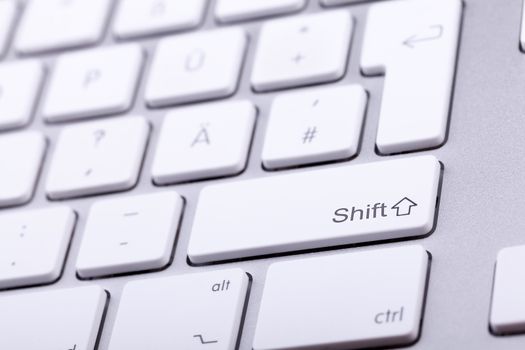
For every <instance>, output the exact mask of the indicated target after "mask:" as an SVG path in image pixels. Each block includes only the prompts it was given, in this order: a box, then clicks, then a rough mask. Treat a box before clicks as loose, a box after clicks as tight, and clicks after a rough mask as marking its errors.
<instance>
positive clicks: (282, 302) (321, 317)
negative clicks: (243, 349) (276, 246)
mask: <svg viewBox="0 0 525 350" xmlns="http://www.w3.org/2000/svg"><path fill="white" fill-rule="evenodd" d="M428 260H429V258H428V253H427V252H426V251H425V249H423V247H421V246H406V247H401V248H387V249H378V250H371V251H365V252H359V253H348V254H339V255H334V256H328V257H319V258H310V259H302V260H296V261H289V262H282V263H275V264H273V265H271V266H270V268H269V270H268V273H267V276H266V283H265V286H264V292H263V297H262V302H261V308H260V311H259V316H258V320H257V328H256V332H255V339H254V345H253V348H254V350H288V349H290V350H291V349H304V350H309V349H312V350H313V349H334V350H347V349H361V348H367V347H384V346H395V345H408V344H410V343H412V342H414V341H415V340H417V337H418V335H419V327H420V320H421V318H422V309H423V302H424V296H425V285H426V279H427V271H428V264H429V262H428Z"/></svg>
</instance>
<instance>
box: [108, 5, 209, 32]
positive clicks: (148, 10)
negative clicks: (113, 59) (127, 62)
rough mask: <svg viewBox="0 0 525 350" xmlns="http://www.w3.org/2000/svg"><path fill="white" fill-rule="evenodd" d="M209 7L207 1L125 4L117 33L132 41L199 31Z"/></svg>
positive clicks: (117, 20)
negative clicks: (193, 30) (177, 32)
mask: <svg viewBox="0 0 525 350" xmlns="http://www.w3.org/2000/svg"><path fill="white" fill-rule="evenodd" d="M206 5H207V2H206V0H191V1H188V0H122V1H121V2H120V4H119V7H118V12H117V16H116V18H115V28H114V32H115V34H116V35H117V36H118V37H119V38H121V39H129V38H136V37H140V36H145V35H154V34H162V33H168V32H173V31H179V30H184V29H191V28H195V27H197V26H198V25H199V24H200V23H201V21H202V18H203V15H204V11H205V9H206Z"/></svg>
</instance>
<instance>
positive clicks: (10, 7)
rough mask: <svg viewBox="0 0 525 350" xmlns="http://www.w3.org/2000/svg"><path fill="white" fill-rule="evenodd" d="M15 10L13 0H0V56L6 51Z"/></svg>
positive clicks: (15, 6)
mask: <svg viewBox="0 0 525 350" xmlns="http://www.w3.org/2000/svg"><path fill="white" fill-rule="evenodd" d="M16 12H17V5H16V1H15V0H4V1H0V57H1V56H2V55H3V54H4V53H5V52H6V50H7V45H8V43H9V39H10V37H11V33H12V30H13V25H14V23H15V18H16Z"/></svg>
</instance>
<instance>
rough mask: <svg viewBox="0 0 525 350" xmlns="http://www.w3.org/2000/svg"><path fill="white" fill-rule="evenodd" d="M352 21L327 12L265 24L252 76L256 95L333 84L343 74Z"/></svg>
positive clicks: (346, 14)
mask: <svg viewBox="0 0 525 350" xmlns="http://www.w3.org/2000/svg"><path fill="white" fill-rule="evenodd" d="M352 31H353V21H352V15H351V14H350V12H349V11H346V10H340V11H329V12H325V13H319V14H314V15H307V16H296V17H291V18H284V19H278V20H273V21H268V22H266V23H265V24H264V25H263V27H262V29H261V33H260V37H259V43H258V47H257V51H256V55H255V62H254V67H253V72H252V77H251V81H252V85H253V87H254V88H255V90H257V91H268V90H275V89H282V88H288V87H295V86H300V85H310V84H316V83H324V82H329V81H334V80H337V79H339V78H341V77H342V76H343V74H344V72H345V71H346V62H347V57H348V52H349V49H350V42H351V39H352Z"/></svg>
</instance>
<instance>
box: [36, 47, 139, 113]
mask: <svg viewBox="0 0 525 350" xmlns="http://www.w3.org/2000/svg"><path fill="white" fill-rule="evenodd" d="M142 62H143V52H142V49H141V48H140V46H139V45H137V44H127V45H119V46H111V47H107V48H102V49H92V50H85V51H79V52H75V53H72V54H66V55H63V56H61V57H60V58H59V59H58V61H57V63H56V65H55V69H54V72H53V73H52V76H51V81H50V85H49V90H48V93H47V96H46V98H45V103H44V107H43V112H42V113H43V115H44V117H45V118H46V119H47V120H48V121H50V122H56V121H67V120H72V119H79V118H85V117H94V116H99V115H107V114H112V113H119V112H124V111H126V110H127V109H129V108H130V107H131V104H132V102H133V97H134V95H135V90H136V87H137V82H138V79H139V75H140V71H141V68H142Z"/></svg>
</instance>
